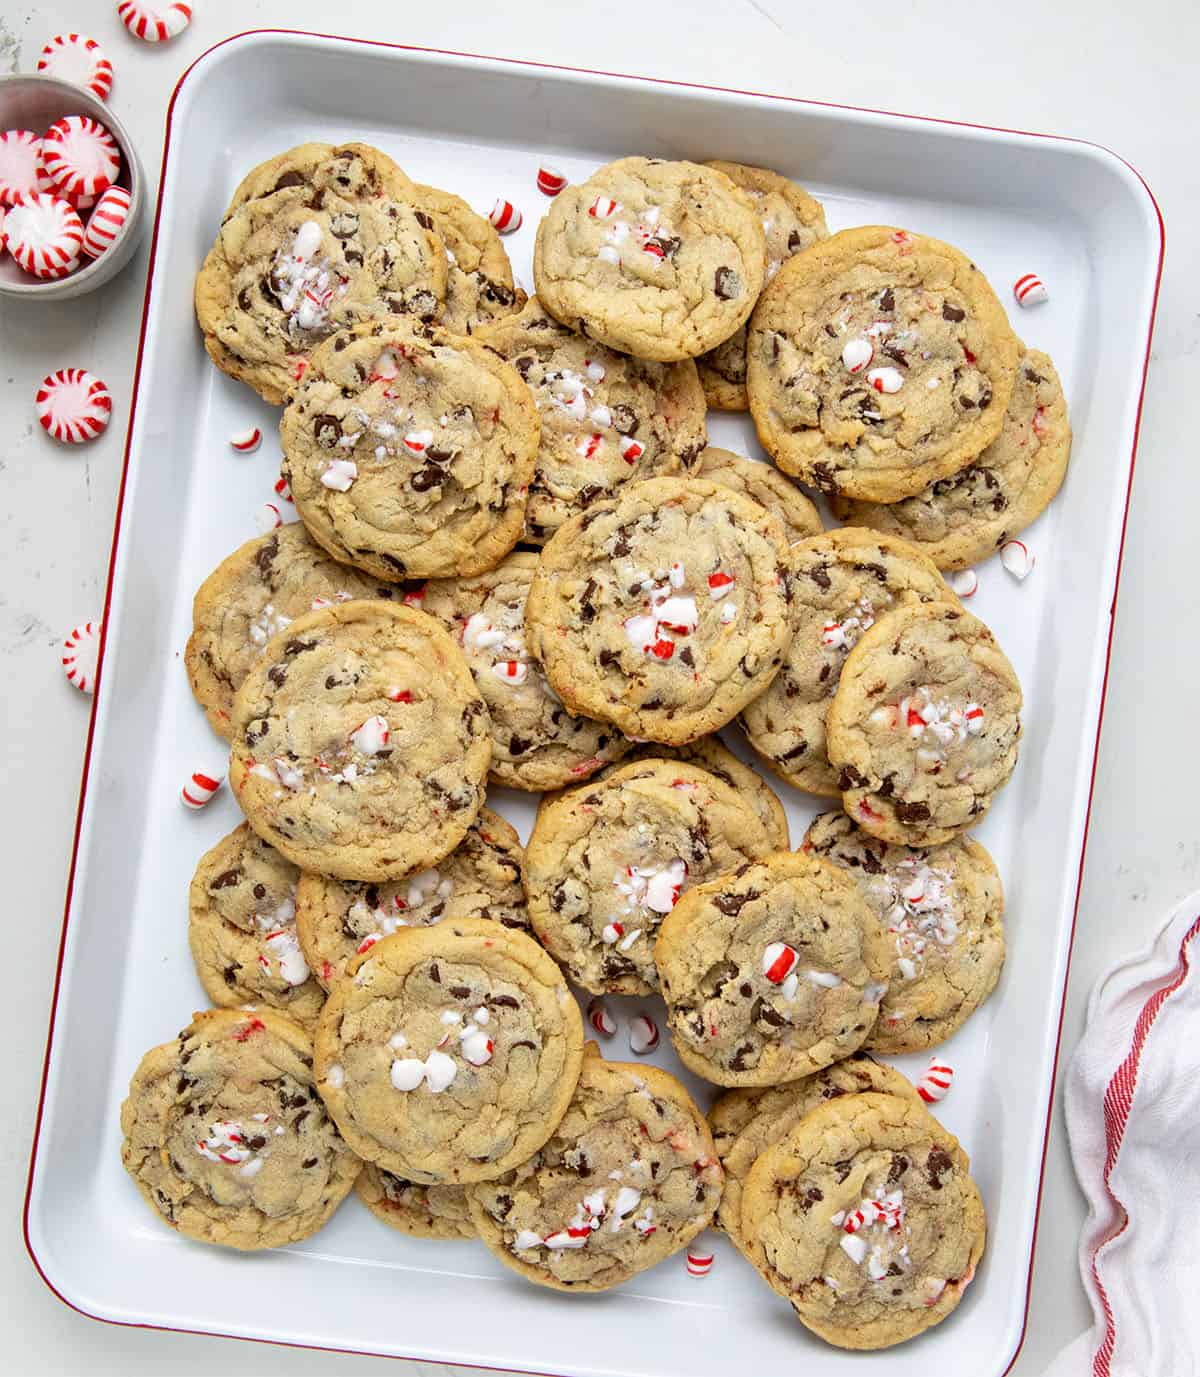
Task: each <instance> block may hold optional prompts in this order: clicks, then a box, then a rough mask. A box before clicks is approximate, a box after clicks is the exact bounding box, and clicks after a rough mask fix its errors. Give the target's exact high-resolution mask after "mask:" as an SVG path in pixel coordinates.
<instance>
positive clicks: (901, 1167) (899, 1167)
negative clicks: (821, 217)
mask: <svg viewBox="0 0 1200 1377" xmlns="http://www.w3.org/2000/svg"><path fill="white" fill-rule="evenodd" d="M907 1170H908V1158H907V1157H905V1156H904V1154H903V1153H900V1152H898V1153H896V1154H895V1156H894V1157H893V1158H892V1165H891V1166H890V1167H889V1168H888V1174H887V1184H888V1185H889V1186H894V1185H895V1184H896V1182H897V1181H899V1180H900V1178H901V1177H902V1176H903V1175H904V1173H905V1172H906V1171H907Z"/></svg>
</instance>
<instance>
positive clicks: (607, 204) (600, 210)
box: [588, 196, 620, 220]
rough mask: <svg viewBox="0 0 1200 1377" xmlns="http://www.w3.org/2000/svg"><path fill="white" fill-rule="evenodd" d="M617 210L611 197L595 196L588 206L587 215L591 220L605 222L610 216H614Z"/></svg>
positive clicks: (617, 206) (616, 205)
mask: <svg viewBox="0 0 1200 1377" xmlns="http://www.w3.org/2000/svg"><path fill="white" fill-rule="evenodd" d="M619 208H620V207H619V205H618V203H617V202H616V201H614V200H613V199H612V197H611V196H597V197H596V199H595V200H594V201H593V202H592V204H591V205H590V206H588V214H589V215H590V216H591V217H592V219H593V220H607V219H608V218H609V216H610V215H615V214H616V213H617V211H618V209H619Z"/></svg>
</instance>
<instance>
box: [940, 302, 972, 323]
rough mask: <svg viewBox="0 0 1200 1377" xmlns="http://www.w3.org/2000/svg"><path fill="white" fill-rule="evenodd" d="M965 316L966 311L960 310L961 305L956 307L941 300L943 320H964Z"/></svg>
mask: <svg viewBox="0 0 1200 1377" xmlns="http://www.w3.org/2000/svg"><path fill="white" fill-rule="evenodd" d="M966 318H967V313H966V311H964V310H962V309H961V307H958V306H951V305H950V303H949V302H948V301H943V302H942V319H943V320H953V321H958V320H965V319H966Z"/></svg>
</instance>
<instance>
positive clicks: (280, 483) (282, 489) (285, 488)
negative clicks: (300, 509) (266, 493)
mask: <svg viewBox="0 0 1200 1377" xmlns="http://www.w3.org/2000/svg"><path fill="white" fill-rule="evenodd" d="M275 494H276V496H277V497H282V498H283V500H284V501H285V502H295V500H296V499H295V498H294V497H293V496H292V487H291V484H290V483H289V482H288V481H287V479H286V478H285V477H284V476H283V474H282V473H281V474H280V475H279V477H278V478H277V479H276V480H275Z"/></svg>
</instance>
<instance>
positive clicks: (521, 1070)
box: [316, 918, 583, 1185]
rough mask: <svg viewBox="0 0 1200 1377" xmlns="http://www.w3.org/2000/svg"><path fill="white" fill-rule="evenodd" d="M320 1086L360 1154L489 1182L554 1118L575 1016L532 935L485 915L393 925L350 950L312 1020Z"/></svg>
mask: <svg viewBox="0 0 1200 1377" xmlns="http://www.w3.org/2000/svg"><path fill="white" fill-rule="evenodd" d="M316 1049H317V1050H316V1071H317V1085H318V1087H319V1089H320V1091H321V1095H322V1097H323V1099H324V1101H325V1104H326V1106H327V1107H328V1109H329V1112H330V1114H331V1115H332V1116H333V1118H334V1119H335V1120H336V1122H337V1124H338V1126H339V1127H340V1128H341V1131H342V1133H343V1134H344V1135H345V1138H346V1141H347V1142H348V1143H350V1145H351V1146H352V1147H353V1148H354V1150H355V1152H357V1153H358V1155H359V1156H360V1157H362V1158H363V1159H364V1160H365V1161H368V1162H374V1163H376V1165H378V1166H380V1167H382V1168H383V1169H384V1170H385V1171H390V1172H392V1173H393V1174H395V1175H397V1176H399V1177H401V1178H402V1179H403V1180H406V1181H413V1182H417V1183H419V1184H423V1185H444V1184H451V1183H453V1184H463V1183H466V1182H471V1181H488V1180H493V1179H495V1178H496V1177H498V1176H502V1175H503V1174H504V1173H505V1172H506V1171H509V1170H510V1169H511V1168H513V1167H515V1166H517V1165H518V1164H520V1163H521V1162H524V1161H527V1160H528V1159H529V1157H530V1156H532V1154H533V1153H535V1152H536V1151H537V1150H538V1148H540V1147H541V1146H542V1144H543V1143H544V1142H545V1141H546V1139H547V1138H549V1137H550V1135H551V1134H552V1133H553V1132H554V1130H555V1128H556V1127H557V1126H558V1123H559V1120H560V1119H561V1118H562V1116H563V1114H564V1113H565V1112H566V1109H567V1104H568V1102H569V1101H570V1098H571V1094H572V1092H573V1091H574V1089H575V1082H576V1081H577V1080H578V1078H579V1067H580V1062H581V1061H582V1058H583V1020H582V1019H581V1017H580V1014H579V1006H578V1005H577V1004H576V1003H575V1001H574V999H572V998H571V995H570V992H569V991H568V989H567V986H566V982H565V981H564V980H563V978H562V974H561V972H560V971H559V969H558V967H557V966H556V965H555V964H554V962H553V961H552V960H551V959H550V958H549V957H548V956H547V955H546V953H545V952H544V951H543V950H542V949H541V947H539V946H538V944H537V943H536V942H534V941H533V940H532V939H531V938H529V937H526V936H525V935H524V933H520V932H513V931H512V930H511V929H509V928H504V927H501V926H500V924H499V923H491V922H488V921H487V920H486V919H483V918H462V919H452V920H446V921H443V922H441V923H436V924H434V926H433V927H425V928H402V929H401V930H400V931H399V932H397V933H395V934H394V935H393V936H391V937H385V938H384V939H383V940H382V941H381V942H377V943H376V944H375V945H374V946H373V947H371V948H370V949H369V950H368V951H366V952H364V953H363V954H362V955H361V956H358V957H356V958H355V959H354V960H353V961H352V962H351V963H350V965H349V966H348V967H347V970H346V978H345V979H344V980H342V981H339V983H338V984H337V985H335V986H334V988H333V991H332V992H331V994H330V996H329V999H328V1000H327V1002H326V1004H325V1008H324V1010H323V1012H322V1014H321V1019H320V1022H319V1024H318V1026H317V1036H316Z"/></svg>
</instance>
